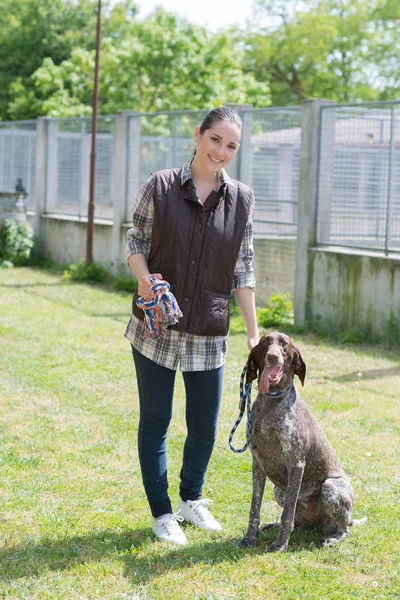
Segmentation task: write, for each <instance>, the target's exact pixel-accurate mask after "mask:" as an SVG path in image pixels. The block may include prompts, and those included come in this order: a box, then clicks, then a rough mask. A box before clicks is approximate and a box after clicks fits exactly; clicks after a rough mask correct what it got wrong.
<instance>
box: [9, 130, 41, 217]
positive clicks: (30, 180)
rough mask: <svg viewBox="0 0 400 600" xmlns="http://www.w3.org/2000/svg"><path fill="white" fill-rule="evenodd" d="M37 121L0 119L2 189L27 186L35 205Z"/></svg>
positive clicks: (27, 201)
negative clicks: (1, 120) (2, 120)
mask: <svg viewBox="0 0 400 600" xmlns="http://www.w3.org/2000/svg"><path fill="white" fill-rule="evenodd" d="M35 189H36V121H15V122H3V123H1V122H0V191H1V192H15V191H21V192H22V191H23V190H25V193H26V194H27V196H26V203H27V206H28V207H32V206H34V205H35Z"/></svg>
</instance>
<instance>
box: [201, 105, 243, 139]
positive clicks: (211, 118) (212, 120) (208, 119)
mask: <svg viewBox="0 0 400 600" xmlns="http://www.w3.org/2000/svg"><path fill="white" fill-rule="evenodd" d="M219 121H227V122H228V123H234V124H235V125H237V126H238V127H239V128H240V130H241V129H242V119H241V118H240V117H239V115H238V114H237V112H235V111H234V110H232V109H231V108H228V107H227V106H219V107H218V108H212V109H211V110H210V111H209V112H208V113H207V114H206V116H205V117H204V119H203V121H202V123H201V125H200V133H201V134H203V133H204V132H205V131H207V129H211V127H213V126H214V125H215V124H216V123H218V122H219Z"/></svg>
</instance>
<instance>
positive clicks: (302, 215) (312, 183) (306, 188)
mask: <svg viewBox="0 0 400 600" xmlns="http://www.w3.org/2000/svg"><path fill="white" fill-rule="evenodd" d="M327 104H332V103H331V102H328V101H324V100H318V99H316V100H306V101H305V102H303V104H302V112H301V147H300V190H299V208H298V211H299V212H298V226H297V244H296V275H295V294H294V320H295V324H296V325H297V326H299V327H302V326H304V325H305V323H306V314H307V300H308V298H307V296H308V286H309V272H308V251H309V248H311V247H312V246H315V244H316V234H317V196H318V189H317V188H318V155H319V141H320V126H321V120H320V113H321V106H325V105H327Z"/></svg>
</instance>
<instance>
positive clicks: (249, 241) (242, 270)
mask: <svg viewBox="0 0 400 600" xmlns="http://www.w3.org/2000/svg"><path fill="white" fill-rule="evenodd" d="M253 213H254V193H253V192H252V197H251V208H250V213H249V218H248V220H247V223H246V228H245V230H244V234H243V240H242V244H241V246H240V251H239V257H238V259H237V262H236V266H235V270H234V272H233V279H232V289H233V290H237V289H239V288H251V289H253V290H254V289H255V288H256V278H255V274H254V268H253V256H254V246H253Z"/></svg>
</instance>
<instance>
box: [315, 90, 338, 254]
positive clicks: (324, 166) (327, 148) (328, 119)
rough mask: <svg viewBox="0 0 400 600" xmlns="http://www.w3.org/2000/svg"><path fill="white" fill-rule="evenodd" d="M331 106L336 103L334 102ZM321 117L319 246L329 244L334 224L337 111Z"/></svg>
mask: <svg viewBox="0 0 400 600" xmlns="http://www.w3.org/2000/svg"><path fill="white" fill-rule="evenodd" d="M331 104H335V103H334V102H332V103H331ZM324 106H325V104H324ZM320 115H321V117H320V121H321V122H320V130H319V152H318V173H317V178H318V180H317V186H318V188H317V203H318V206H317V220H318V222H317V224H316V226H317V241H318V243H319V244H329V242H330V239H331V222H332V189H333V167H334V161H335V123H336V110H334V109H330V108H329V109H326V110H324V109H321V110H320Z"/></svg>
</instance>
